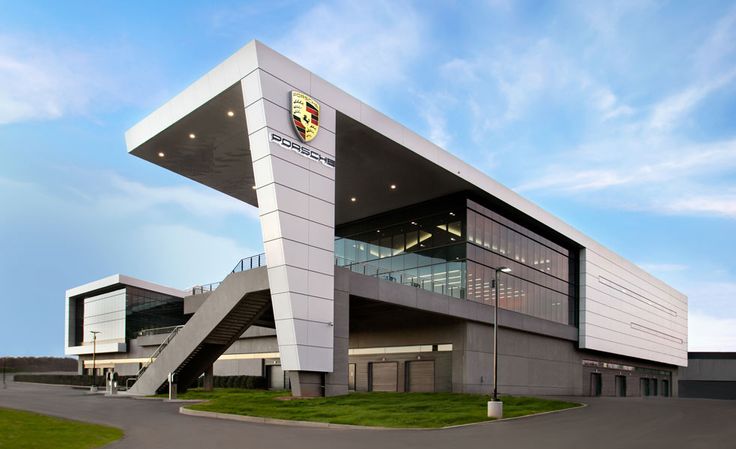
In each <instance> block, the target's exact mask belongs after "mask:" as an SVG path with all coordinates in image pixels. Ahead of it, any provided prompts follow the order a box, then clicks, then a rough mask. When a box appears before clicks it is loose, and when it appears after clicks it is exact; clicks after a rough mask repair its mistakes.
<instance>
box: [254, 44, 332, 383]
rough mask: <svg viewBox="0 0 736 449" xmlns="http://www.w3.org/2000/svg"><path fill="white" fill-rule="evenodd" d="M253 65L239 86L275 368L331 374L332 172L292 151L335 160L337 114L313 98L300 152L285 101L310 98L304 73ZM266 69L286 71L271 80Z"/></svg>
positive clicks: (278, 63) (269, 61)
mask: <svg viewBox="0 0 736 449" xmlns="http://www.w3.org/2000/svg"><path fill="white" fill-rule="evenodd" d="M258 59H259V69H257V70H254V71H253V72H251V73H250V74H248V75H247V76H246V77H245V78H244V79H243V80H242V83H241V85H242V87H243V96H244V103H245V115H246V120H247V124H248V134H249V135H248V139H249V142H250V149H251V158H252V161H253V171H254V176H255V182H256V184H255V188H256V194H257V197H258V210H259V216H260V220H261V229H262V234H263V245H264V251H265V253H266V259H267V264H268V278H269V284H270V286H271V302H272V305H273V312H274V319H275V324H276V334H277V338H278V343H279V351H280V353H281V363H282V366H283V369H284V370H286V371H319V372H332V370H333V321H334V303H333V300H334V260H333V257H334V256H333V252H334V238H335V229H334V227H335V205H334V203H335V167H330V166H327V165H325V164H323V163H322V162H320V161H317V160H314V159H312V158H309V157H305V156H304V155H303V154H300V153H299V152H298V151H295V150H294V149H293V147H292V144H298V145H305V146H308V147H309V148H310V149H313V150H316V151H317V152H319V154H321V155H325V156H328V157H330V158H332V160H334V158H335V132H334V131H335V110H334V109H332V108H330V107H329V106H328V105H326V104H323V103H321V102H320V99H319V98H315V100H316V101H317V102H319V103H320V114H319V121H320V128H319V131H318V133H317V136H316V137H315V138H314V140H312V141H310V142H309V143H308V144H303V143H302V142H301V141H300V140H299V139H298V138H297V137H296V136H297V135H296V132H295V130H294V128H293V124H292V118H291V117H292V113H291V102H290V95H291V91H293V90H298V91H300V92H303V93H306V94H310V84H309V72H307V71H306V70H305V69H303V68H301V67H299V66H297V65H296V64H294V63H292V62H291V61H288V60H285V59H284V58H283V57H282V56H280V55H277V54H275V53H273V51H272V50H270V49H267V48H265V47H264V48H261V47H259V48H258ZM284 64H286V65H288V66H289V67H283V65H284ZM271 67H275V68H277V69H279V68H280V69H284V68H286V69H288V70H287V71H285V72H282V78H277V77H275V76H274V75H272V74H271V73H269V71H268V70H269V68H271ZM284 73H287V74H289V75H290V76H283V74H284ZM274 136H276V137H274ZM286 142H288V145H287V144H286Z"/></svg>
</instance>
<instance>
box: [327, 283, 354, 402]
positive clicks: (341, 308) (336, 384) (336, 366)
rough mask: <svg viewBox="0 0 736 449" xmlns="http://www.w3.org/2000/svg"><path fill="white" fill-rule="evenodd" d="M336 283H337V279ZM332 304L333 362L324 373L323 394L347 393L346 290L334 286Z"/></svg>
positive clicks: (348, 304)
mask: <svg viewBox="0 0 736 449" xmlns="http://www.w3.org/2000/svg"><path fill="white" fill-rule="evenodd" d="M336 274H337V273H336ZM340 275H345V273H344V272H342V273H339V274H337V276H340ZM336 284H339V280H338V282H336ZM334 304H335V329H334V337H333V339H334V343H333V353H332V354H333V355H332V357H333V363H332V372H331V373H327V374H326V375H325V396H340V395H343V394H348V343H349V338H350V329H349V327H350V326H349V322H350V295H349V294H348V292H347V291H343V290H339V289H338V288H335V301H334Z"/></svg>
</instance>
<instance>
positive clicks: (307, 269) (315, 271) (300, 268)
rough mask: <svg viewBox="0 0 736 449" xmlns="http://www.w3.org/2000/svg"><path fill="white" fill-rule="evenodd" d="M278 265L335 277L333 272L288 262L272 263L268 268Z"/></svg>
mask: <svg viewBox="0 0 736 449" xmlns="http://www.w3.org/2000/svg"><path fill="white" fill-rule="evenodd" d="M278 267H289V268H296V269H297V270H304V271H308V272H310V273H317V274H321V275H324V276H329V277H331V278H334V277H335V274H334V272H332V273H325V272H324V271H317V270H312V269H309V268H304V267H298V266H296V265H291V264H288V263H282V264H280V265H273V266H272V265H269V268H278ZM310 296H311V295H310Z"/></svg>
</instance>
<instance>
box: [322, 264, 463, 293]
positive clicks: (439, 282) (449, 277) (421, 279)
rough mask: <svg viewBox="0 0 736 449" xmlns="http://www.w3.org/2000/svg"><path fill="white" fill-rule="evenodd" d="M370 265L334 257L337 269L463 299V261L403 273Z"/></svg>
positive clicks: (424, 266) (418, 268) (427, 266)
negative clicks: (344, 269) (345, 269)
mask: <svg viewBox="0 0 736 449" xmlns="http://www.w3.org/2000/svg"><path fill="white" fill-rule="evenodd" d="M373 262H379V261H377V260H376V261H373ZM373 262H353V261H350V260H348V259H345V258H342V257H336V258H335V265H336V266H338V267H342V268H347V269H348V270H350V271H352V272H353V273H358V274H362V275H365V276H371V277H377V278H379V279H383V280H386V281H390V282H395V283H397V284H402V285H408V286H411V287H415V288H421V289H423V290H428V291H431V292H434V293H439V294H441V295H446V296H452V297H454V298H460V299H464V298H465V286H464V279H465V260H458V261H454V262H440V263H434V264H428V265H423V266H419V267H413V268H409V269H403V270H388V269H386V268H383V267H380V266H378V265H376V264H375V263H373Z"/></svg>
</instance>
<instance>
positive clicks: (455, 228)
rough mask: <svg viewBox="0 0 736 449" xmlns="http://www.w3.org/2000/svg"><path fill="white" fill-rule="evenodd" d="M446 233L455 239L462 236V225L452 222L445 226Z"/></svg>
mask: <svg viewBox="0 0 736 449" xmlns="http://www.w3.org/2000/svg"><path fill="white" fill-rule="evenodd" d="M447 232H449V233H450V234H452V235H454V236H455V237H458V238H460V237H462V236H463V223H462V222H461V221H453V222H452V223H449V224H448V225H447Z"/></svg>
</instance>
